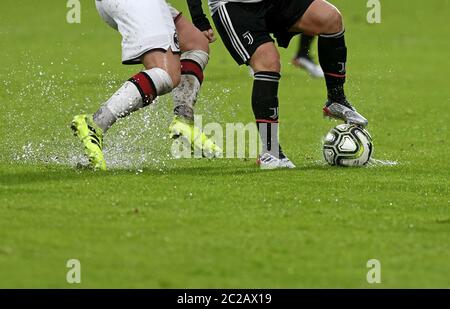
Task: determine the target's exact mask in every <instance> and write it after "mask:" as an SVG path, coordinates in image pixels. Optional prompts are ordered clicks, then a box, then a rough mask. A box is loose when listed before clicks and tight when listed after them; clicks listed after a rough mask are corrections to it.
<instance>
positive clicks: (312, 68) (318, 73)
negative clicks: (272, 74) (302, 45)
mask: <svg viewBox="0 0 450 309" xmlns="http://www.w3.org/2000/svg"><path fill="white" fill-rule="evenodd" d="M292 64H293V65H294V66H296V67H298V68H301V69H304V70H305V71H307V72H308V73H309V74H310V75H311V76H312V77H315V78H324V76H325V75H324V74H323V70H322V67H321V66H320V65H318V64H316V63H314V61H312V60H311V59H309V58H306V57H298V58H294V59H292Z"/></svg>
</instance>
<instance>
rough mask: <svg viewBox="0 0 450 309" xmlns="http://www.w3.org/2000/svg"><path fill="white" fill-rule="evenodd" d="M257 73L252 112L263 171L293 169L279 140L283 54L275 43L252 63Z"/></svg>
mask: <svg viewBox="0 0 450 309" xmlns="http://www.w3.org/2000/svg"><path fill="white" fill-rule="evenodd" d="M249 64H250V66H251V67H252V69H253V71H254V72H255V73H254V81H253V90H252V109H253V114H254V116H255V119H256V125H257V126H258V131H259V134H260V138H261V142H262V153H261V155H260V157H259V159H258V164H259V165H260V167H261V168H262V169H273V168H294V167H295V165H294V164H293V163H292V162H291V161H290V160H289V159H288V158H287V157H286V155H285V154H284V153H283V151H282V149H281V146H280V143H279V140H278V137H279V134H278V132H279V131H278V129H279V123H278V117H279V102H278V84H279V81H280V77H281V75H280V70H281V64H280V54H279V52H278V50H277V48H276V47H275V44H274V43H273V42H267V43H264V44H262V45H260V46H259V47H258V48H257V49H256V51H255V52H254V53H253V55H252V56H251V58H250V61H249Z"/></svg>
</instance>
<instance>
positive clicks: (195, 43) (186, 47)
mask: <svg viewBox="0 0 450 309" xmlns="http://www.w3.org/2000/svg"><path fill="white" fill-rule="evenodd" d="M180 48H181V51H182V52H187V51H190V50H202V51H204V52H206V53H208V54H209V41H208V39H207V38H206V37H205V36H204V35H203V33H201V32H200V31H198V30H197V29H196V31H195V32H194V33H192V37H191V38H190V39H189V40H188V41H185V40H182V39H181V40H180Z"/></svg>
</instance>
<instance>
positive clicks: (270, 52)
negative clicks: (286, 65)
mask: <svg viewBox="0 0 450 309" xmlns="http://www.w3.org/2000/svg"><path fill="white" fill-rule="evenodd" d="M272 45H273V44H272ZM249 64H250V66H251V67H252V69H253V71H254V72H262V71H264V72H277V73H280V71H281V61H280V54H279V53H278V51H277V49H276V47H275V46H273V48H264V47H263V48H258V50H256V52H255V53H254V54H253V56H252V58H251V59H250V63H249Z"/></svg>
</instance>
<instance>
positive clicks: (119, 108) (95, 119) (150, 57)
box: [72, 50, 180, 170]
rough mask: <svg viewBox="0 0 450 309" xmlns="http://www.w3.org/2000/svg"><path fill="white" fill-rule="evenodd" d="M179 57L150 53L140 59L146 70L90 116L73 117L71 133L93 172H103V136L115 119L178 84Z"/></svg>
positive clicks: (122, 116) (160, 52)
mask: <svg viewBox="0 0 450 309" xmlns="http://www.w3.org/2000/svg"><path fill="white" fill-rule="evenodd" d="M178 59H179V56H178V55H176V54H173V53H172V51H171V50H168V51H166V52H162V51H159V50H156V51H150V52H148V53H146V54H145V55H143V56H142V63H143V64H144V66H145V68H146V70H144V71H142V72H139V73H138V74H136V75H134V76H133V77H131V78H130V79H129V80H128V81H126V82H125V83H124V84H123V85H122V87H121V88H119V90H117V91H116V92H115V93H114V94H113V95H112V96H111V98H110V99H109V100H108V101H106V102H105V103H104V104H103V105H102V106H101V107H100V108H99V110H98V111H97V112H96V113H95V114H94V115H77V116H75V117H74V119H73V121H72V130H73V131H74V134H75V135H76V136H77V137H78V138H79V139H80V140H81V142H82V143H83V144H84V147H85V153H86V155H87V157H88V158H89V161H90V163H91V165H92V166H93V168H94V169H100V170H105V169H106V163H105V160H104V158H103V153H102V146H103V135H104V134H105V133H106V132H107V131H108V130H109V128H110V127H111V126H112V125H113V124H114V123H115V122H116V121H117V120H118V119H119V118H125V117H127V116H128V115H130V114H131V113H132V112H135V111H137V110H139V109H141V108H143V107H145V106H147V105H149V104H150V103H151V102H153V100H154V99H155V98H156V97H157V96H158V95H164V94H166V93H169V92H171V91H172V89H173V87H174V86H176V85H177V84H178V83H179V80H180V73H179V61H178Z"/></svg>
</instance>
